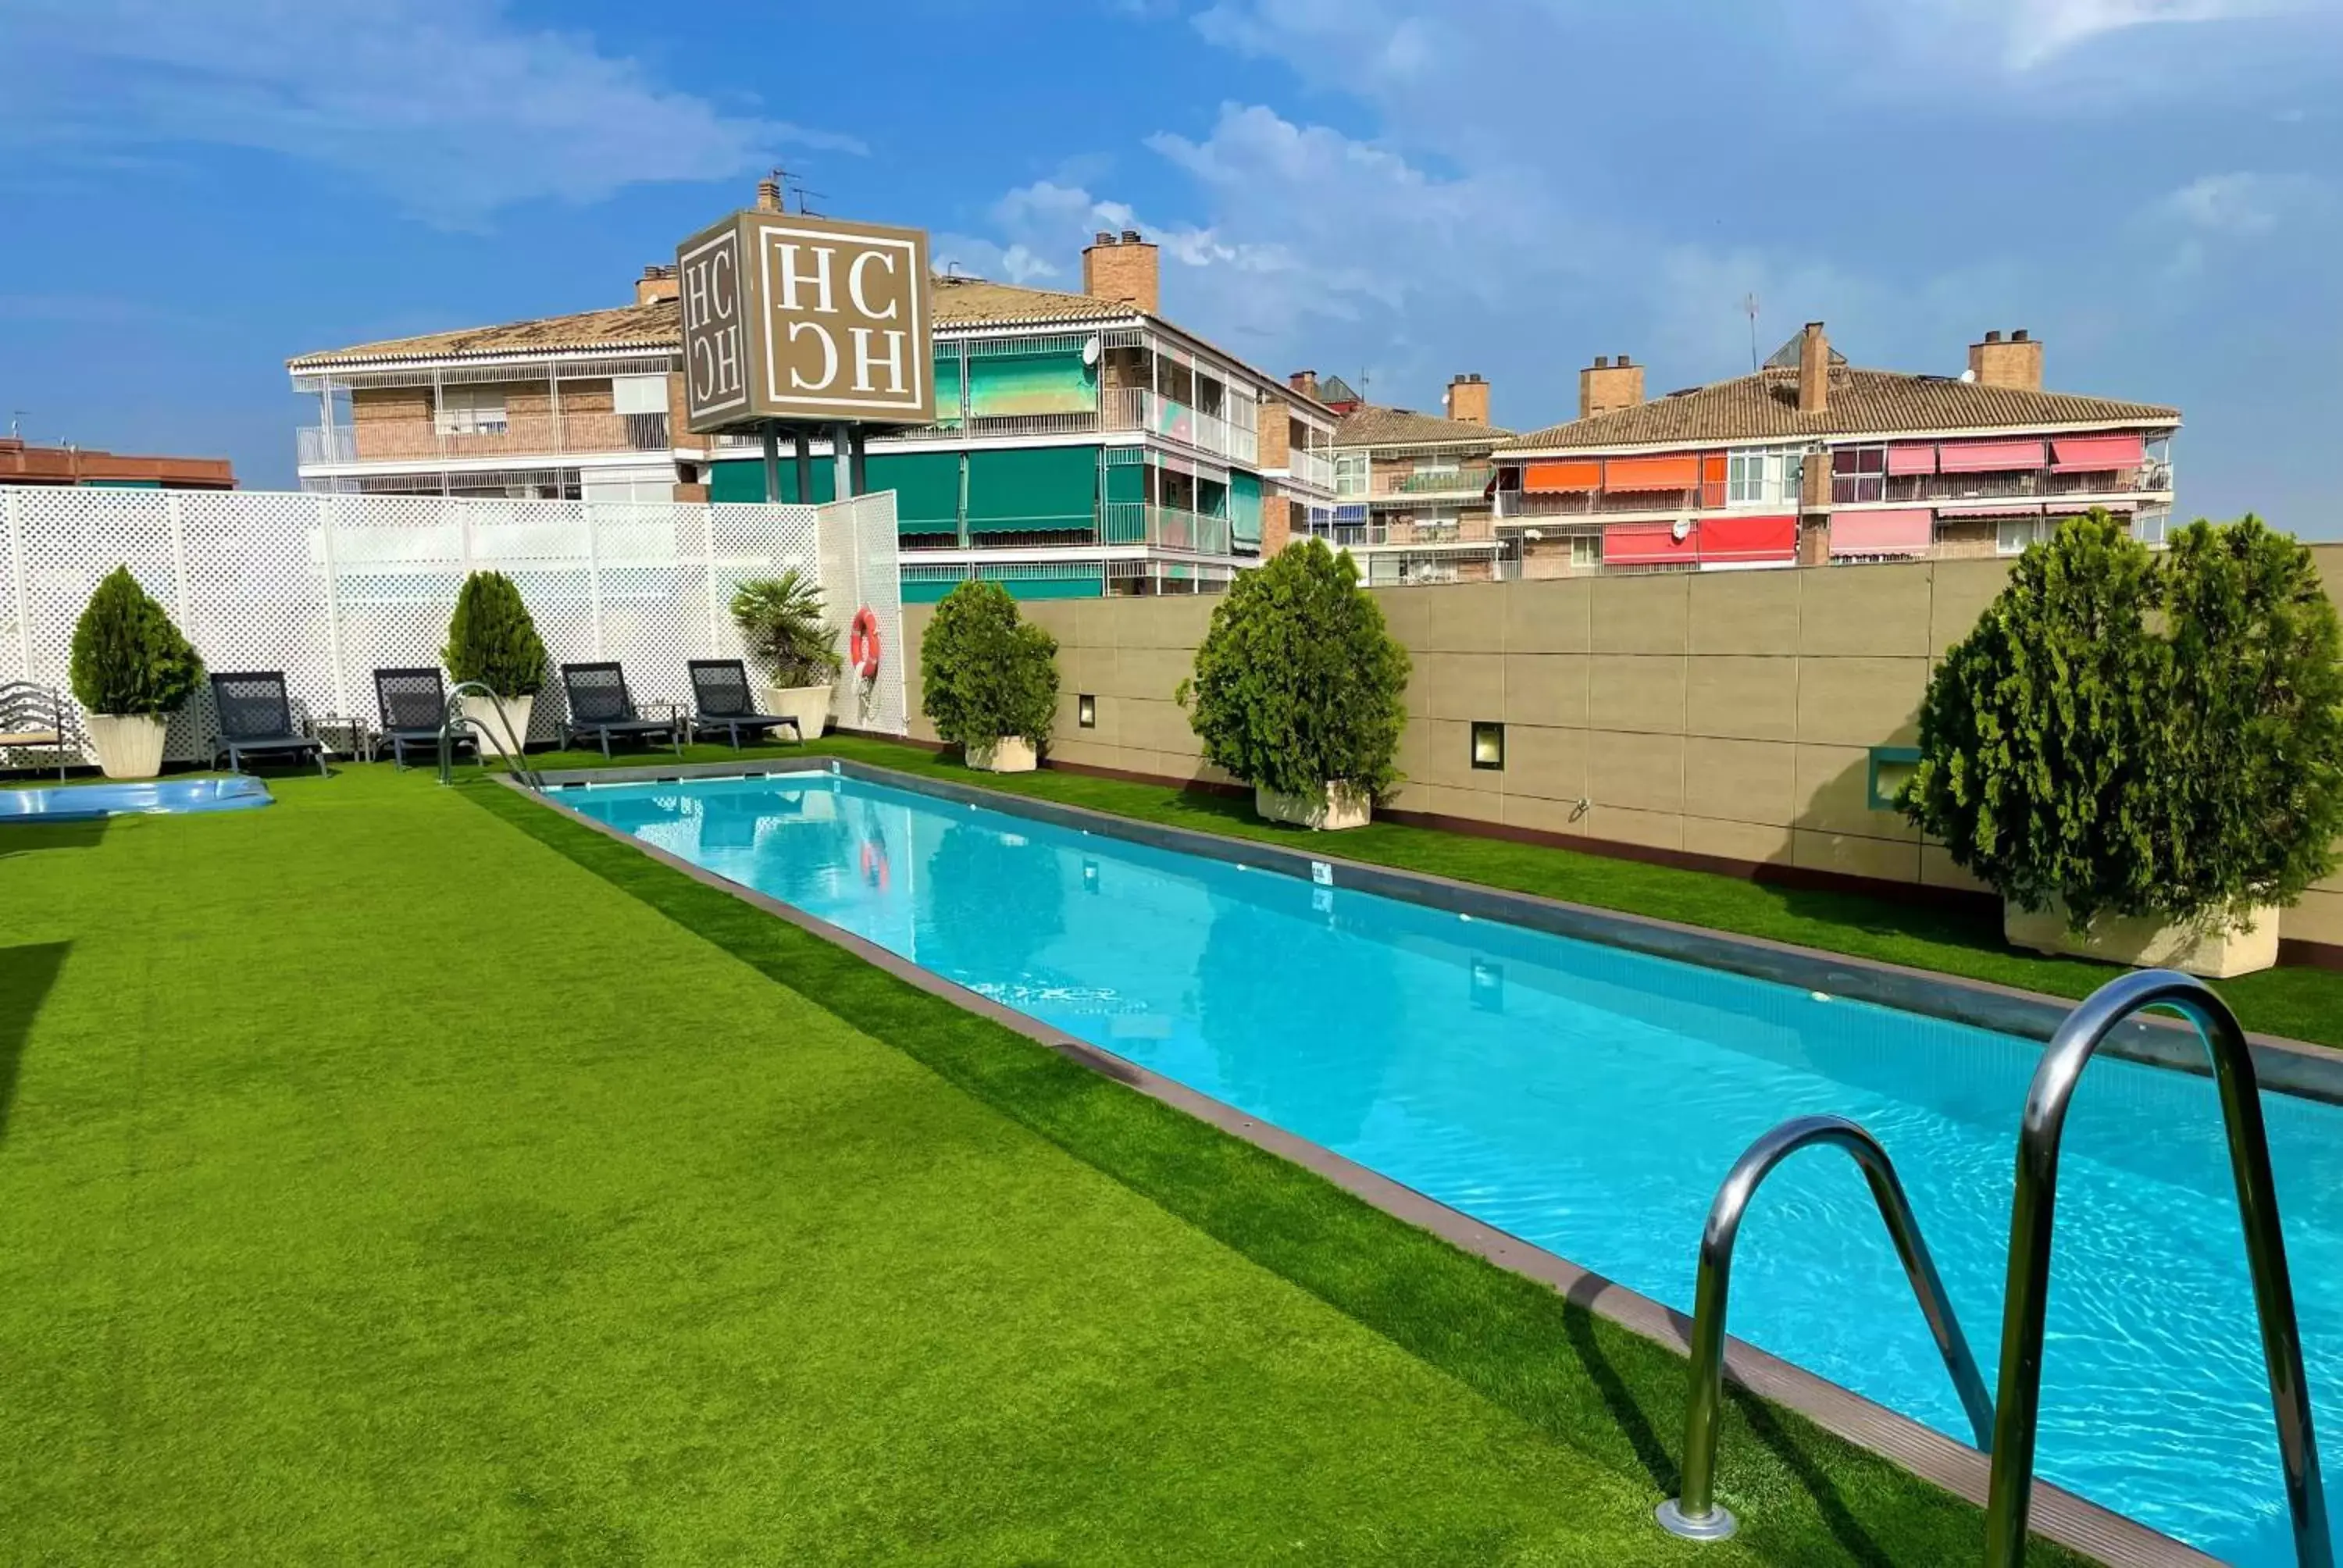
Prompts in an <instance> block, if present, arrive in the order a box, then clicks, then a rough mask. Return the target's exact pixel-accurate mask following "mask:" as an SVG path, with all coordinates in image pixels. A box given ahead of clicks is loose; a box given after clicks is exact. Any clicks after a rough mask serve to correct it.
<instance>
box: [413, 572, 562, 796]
mask: <svg viewBox="0 0 2343 1568" xmlns="http://www.w3.org/2000/svg"><path fill="white" fill-rule="evenodd" d="M439 658H440V660H441V661H442V662H443V663H445V664H446V665H447V674H448V675H449V677H451V678H453V679H454V680H455V681H456V682H457V683H458V684H459V685H460V684H462V683H463V682H465V681H468V680H476V681H478V682H479V683H480V684H481V685H483V686H485V687H487V688H488V689H489V690H490V691H493V692H495V693H496V699H495V700H494V701H490V700H489V699H487V698H484V697H481V696H479V695H478V693H475V692H469V691H468V692H466V693H465V694H464V697H463V705H464V717H465V719H468V720H469V721H470V723H471V726H472V729H474V730H475V731H476V732H478V734H479V735H480V737H481V739H480V756H481V759H483V760H486V759H488V758H489V757H492V756H494V755H496V753H497V752H498V750H503V751H507V752H509V753H511V754H513V755H515V756H518V754H519V751H520V749H521V748H523V747H525V746H527V745H528V720H529V713H530V710H531V709H533V708H535V707H536V705H537V694H538V691H539V690H541V689H543V688H544V686H545V644H544V643H543V642H541V641H539V640H538V635H537V623H536V622H535V621H533V620H531V619H530V618H529V614H528V606H527V605H525V604H523V603H522V602H521V598H520V589H518V588H515V587H514V586H513V580H512V578H508V577H507V576H505V575H504V573H502V572H474V573H473V574H472V575H471V576H470V577H468V578H465V579H464V586H463V587H462V588H460V589H458V591H457V594H456V613H455V615H454V616H453V617H451V618H449V619H448V622H447V647H446V648H442V649H440V650H439Z"/></svg>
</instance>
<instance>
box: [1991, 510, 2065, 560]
mask: <svg viewBox="0 0 2343 1568" xmlns="http://www.w3.org/2000/svg"><path fill="white" fill-rule="evenodd" d="M2056 528H2057V525H2056V523H2055V522H2053V521H2051V519H2049V518H2002V519H2001V521H2000V524H1999V525H1998V526H1997V527H1996V528H1995V530H1994V548H1995V549H1996V550H1997V551H1998V552H1999V553H2001V554H2002V555H2005V556H2019V555H2024V554H2025V553H2026V546H2028V545H2031V544H2033V543H2035V542H2036V540H2039V539H2046V538H2049V537H2050V536H2051V534H2052V533H2054V532H2056Z"/></svg>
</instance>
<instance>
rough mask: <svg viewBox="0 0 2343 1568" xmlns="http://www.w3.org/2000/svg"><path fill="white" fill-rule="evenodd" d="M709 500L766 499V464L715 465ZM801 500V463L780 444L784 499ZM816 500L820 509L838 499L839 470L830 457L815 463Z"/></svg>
mask: <svg viewBox="0 0 2343 1568" xmlns="http://www.w3.org/2000/svg"><path fill="white" fill-rule="evenodd" d="M708 498H709V500H711V501H761V500H763V499H764V498H765V460H764V459H763V458H762V457H751V458H749V460H748V461H746V462H722V463H717V464H713V465H711V466H710V467H709V470H708ZM797 498H798V462H797V458H796V457H795V456H794V455H793V454H792V453H791V451H790V449H789V443H788V442H786V441H785V442H783V443H782V444H781V499H782V500H784V501H788V502H792V503H794V502H795V501H796V500H797ZM813 499H814V504H815V505H816V506H821V505H824V504H826V503H828V502H830V501H834V500H836V499H838V469H837V467H836V466H835V465H834V464H833V463H831V461H830V459H829V458H828V457H816V458H815V459H814V460H813Z"/></svg>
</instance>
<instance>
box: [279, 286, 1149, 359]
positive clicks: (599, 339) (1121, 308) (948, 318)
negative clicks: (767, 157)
mask: <svg viewBox="0 0 2343 1568" xmlns="http://www.w3.org/2000/svg"><path fill="white" fill-rule="evenodd" d="M928 298H929V302H930V319H931V321H932V323H933V325H935V326H938V327H956V326H972V325H976V324H979V323H985V324H991V323H1001V324H1020V323H1024V322H1048V321H1108V320H1112V319H1114V318H1116V317H1124V316H1130V315H1132V314H1134V312H1133V310H1132V308H1131V307H1130V306H1127V305H1124V304H1121V303H1120V302H1118V301H1115V300H1111V299H1093V298H1091V297H1090V296H1089V295H1086V294H1062V293H1059V292H1057V291H1055V290H1052V289H1045V288H1020V287H1017V286H1015V285H1013V284H1007V283H990V282H987V281H986V280H984V279H983V278H978V277H939V278H937V279H936V280H935V286H934V287H933V288H932V289H930V291H929V295H928ZM682 341H683V318H682V316H681V314H680V307H678V305H677V304H676V302H675V301H674V300H672V299H662V300H655V301H653V302H652V303H650V304H649V305H622V306H619V307H617V308H616V309H612V310H587V311H581V312H579V313H578V314H577V315H575V316H547V317H538V318H537V319H536V320H533V321H510V322H506V323H504V324H503V325H501V326H497V327H463V328H460V329H458V330H457V331H454V332H431V333H426V334H424V335H423V336H421V337H393V338H387V339H386V340H384V341H382V342H380V343H361V344H358V345H357V346H356V347H349V348H331V349H324V350H320V351H319V352H317V353H315V354H304V355H301V356H299V357H296V358H294V359H292V360H290V361H288V364H289V365H290V366H291V367H292V368H293V369H294V370H296V371H300V370H308V369H315V368H319V367H326V366H331V365H358V364H366V363H370V362H373V361H377V360H386V359H444V358H462V357H471V356H476V355H477V356H487V355H494V354H530V353H542V352H551V351H566V350H574V349H581V348H608V349H629V348H635V349H639V348H669V349H672V348H679V347H682Z"/></svg>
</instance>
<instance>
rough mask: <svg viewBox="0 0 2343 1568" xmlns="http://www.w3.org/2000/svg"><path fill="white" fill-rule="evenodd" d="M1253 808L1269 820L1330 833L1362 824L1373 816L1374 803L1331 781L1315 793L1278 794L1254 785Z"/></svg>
mask: <svg viewBox="0 0 2343 1568" xmlns="http://www.w3.org/2000/svg"><path fill="white" fill-rule="evenodd" d="M1252 809H1254V810H1255V811H1257V812H1259V813H1260V814H1261V815H1262V816H1263V817H1266V818H1267V819H1269V820H1271V821H1272V822H1291V823H1292V824H1293V825H1294V826H1295V827H1297V828H1312V829H1319V830H1320V831H1322V832H1329V833H1332V832H1339V831H1341V830H1342V829H1345V828H1363V827H1365V826H1366V825H1367V822H1368V820H1369V819H1371V818H1373V815H1374V810H1375V803H1374V800H1373V798H1371V797H1369V796H1367V795H1365V794H1363V793H1361V792H1360V791H1358V790H1356V789H1342V788H1340V787H1338V786H1336V785H1332V784H1329V785H1327V786H1326V787H1325V788H1324V789H1322V790H1320V791H1319V792H1318V793H1317V794H1315V795H1280V794H1278V793H1277V792H1276V791H1275V790H1273V789H1263V788H1262V786H1260V785H1258V784H1256V785H1254V786H1253V791H1252Z"/></svg>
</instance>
